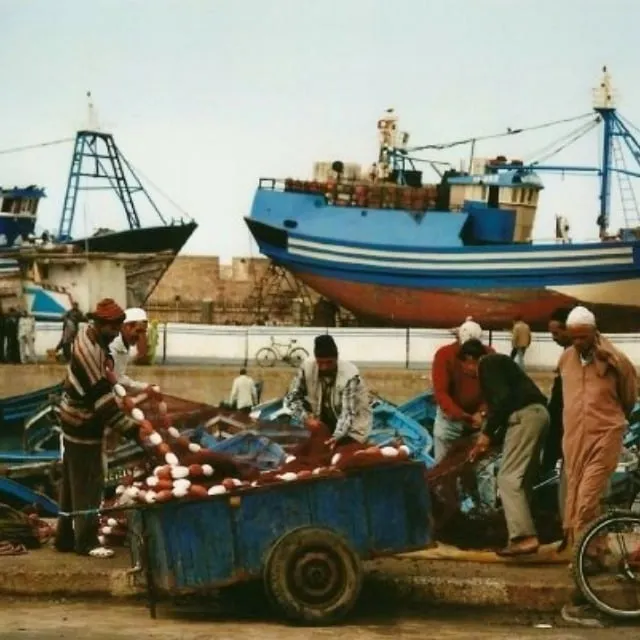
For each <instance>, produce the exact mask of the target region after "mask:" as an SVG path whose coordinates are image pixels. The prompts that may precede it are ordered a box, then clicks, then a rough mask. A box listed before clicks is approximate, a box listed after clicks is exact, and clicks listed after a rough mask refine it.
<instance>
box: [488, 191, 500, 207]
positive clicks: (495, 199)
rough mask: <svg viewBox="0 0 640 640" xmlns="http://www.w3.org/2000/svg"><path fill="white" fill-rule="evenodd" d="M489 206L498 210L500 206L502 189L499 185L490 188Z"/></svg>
mask: <svg viewBox="0 0 640 640" xmlns="http://www.w3.org/2000/svg"><path fill="white" fill-rule="evenodd" d="M487 206H489V207H491V208H493V209H497V208H498V207H499V206H500V189H499V188H498V186H497V185H492V186H490V187H489V200H488V201H487Z"/></svg>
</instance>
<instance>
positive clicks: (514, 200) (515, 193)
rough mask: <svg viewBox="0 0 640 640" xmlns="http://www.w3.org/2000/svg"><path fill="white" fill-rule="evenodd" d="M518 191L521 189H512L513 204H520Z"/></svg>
mask: <svg viewBox="0 0 640 640" xmlns="http://www.w3.org/2000/svg"><path fill="white" fill-rule="evenodd" d="M518 191H520V189H511V202H518Z"/></svg>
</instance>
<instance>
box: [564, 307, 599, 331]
mask: <svg viewBox="0 0 640 640" xmlns="http://www.w3.org/2000/svg"><path fill="white" fill-rule="evenodd" d="M578 325H581V326H586V327H595V326H596V317H595V316H594V315H593V313H591V311H589V309H587V308H586V307H580V306H578V307H574V308H573V309H571V311H570V312H569V315H568V316H567V327H571V326H573V327H575V326H578Z"/></svg>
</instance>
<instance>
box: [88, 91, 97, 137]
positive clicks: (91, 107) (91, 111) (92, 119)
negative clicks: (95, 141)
mask: <svg viewBox="0 0 640 640" xmlns="http://www.w3.org/2000/svg"><path fill="white" fill-rule="evenodd" d="M87 128H88V129H89V131H100V126H99V125H98V113H97V111H96V107H95V104H94V103H93V96H92V95H91V91H87Z"/></svg>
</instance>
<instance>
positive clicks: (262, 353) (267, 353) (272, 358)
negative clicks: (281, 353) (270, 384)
mask: <svg viewBox="0 0 640 640" xmlns="http://www.w3.org/2000/svg"><path fill="white" fill-rule="evenodd" d="M277 359H278V354H277V353H276V352H275V351H274V350H273V349H272V348H271V347H262V349H258V353H256V362H257V363H258V366H260V367H273V366H274V365H275V363H276V360H277Z"/></svg>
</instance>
